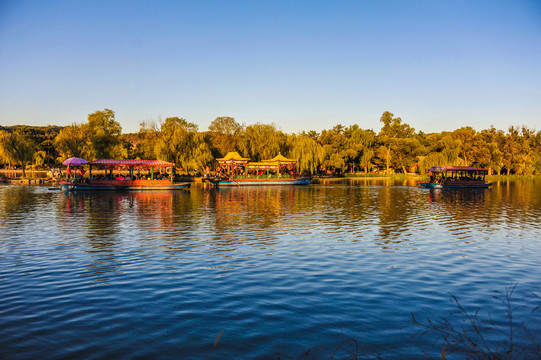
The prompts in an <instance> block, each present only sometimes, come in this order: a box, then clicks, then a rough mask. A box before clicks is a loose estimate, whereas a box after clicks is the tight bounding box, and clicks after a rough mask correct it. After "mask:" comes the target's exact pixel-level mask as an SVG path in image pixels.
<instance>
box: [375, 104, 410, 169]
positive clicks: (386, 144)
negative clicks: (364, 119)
mask: <svg viewBox="0 0 541 360" xmlns="http://www.w3.org/2000/svg"><path fill="white" fill-rule="evenodd" d="M393 116H394V114H393V113H391V112H389V111H385V112H384V113H383V114H382V115H381V118H380V119H379V121H381V122H382V123H383V126H382V128H381V130H380V132H379V135H378V138H379V140H380V141H381V143H382V146H383V148H382V149H381V151H380V152H383V156H384V159H385V168H386V169H385V172H386V173H389V168H390V166H391V161H392V159H393V155H394V151H395V149H396V147H397V145H398V142H399V139H406V138H410V137H411V136H412V135H413V134H414V132H415V129H413V128H412V127H410V126H409V125H408V124H405V123H404V124H403V123H402V119H401V118H399V117H396V118H394V117H393Z"/></svg>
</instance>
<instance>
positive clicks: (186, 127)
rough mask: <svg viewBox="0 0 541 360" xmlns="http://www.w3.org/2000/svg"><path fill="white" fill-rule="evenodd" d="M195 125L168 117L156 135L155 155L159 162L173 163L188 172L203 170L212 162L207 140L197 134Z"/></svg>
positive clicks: (184, 120) (177, 118)
mask: <svg viewBox="0 0 541 360" xmlns="http://www.w3.org/2000/svg"><path fill="white" fill-rule="evenodd" d="M197 129H198V127H197V125H195V124H193V123H190V122H188V121H187V120H186V119H182V118H179V117H169V118H167V119H165V122H164V123H163V124H161V127H160V131H159V132H158V133H157V141H156V153H157V154H158V157H159V158H160V159H161V160H166V161H170V162H174V163H175V164H176V165H177V166H178V167H180V168H181V169H183V170H185V171H187V172H190V171H192V170H199V169H201V170H202V169H203V167H204V166H207V165H209V164H210V163H211V161H212V159H213V158H212V153H211V149H210V145H209V144H208V142H207V139H206V138H205V137H204V136H203V135H202V134H199V133H198V132H197Z"/></svg>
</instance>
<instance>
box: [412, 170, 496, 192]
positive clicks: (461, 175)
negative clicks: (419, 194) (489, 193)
mask: <svg viewBox="0 0 541 360" xmlns="http://www.w3.org/2000/svg"><path fill="white" fill-rule="evenodd" d="M428 171H429V174H430V181H429V182H425V183H421V184H420V186H421V187H422V188H427V189H476V188H477V189H478V188H481V189H483V188H484V189H486V188H488V187H490V186H491V185H492V183H489V182H486V181H485V176H486V174H487V173H488V170H487V169H483V168H478V167H471V166H434V167H431V168H430V169H428Z"/></svg>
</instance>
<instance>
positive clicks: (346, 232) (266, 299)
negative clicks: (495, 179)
mask: <svg viewBox="0 0 541 360" xmlns="http://www.w3.org/2000/svg"><path fill="white" fill-rule="evenodd" d="M539 185H541V184H540V183H539V182H536V181H531V182H530V183H526V182H524V183H521V182H516V183H503V182H502V183H496V184H494V186H493V187H492V189H490V190H482V191H480V192H471V191H466V192H465V191H462V192H457V191H455V192H437V191H432V192H431V191H430V190H426V189H420V188H417V187H412V186H402V183H398V184H397V183H394V182H388V180H385V181H384V182H378V181H376V180H370V181H367V182H364V183H363V182H359V181H349V180H346V181H343V182H332V183H325V184H319V185H313V186H307V187H267V188H229V189H208V188H207V189H203V188H198V187H193V188H192V189H191V190H190V192H185V191H171V192H125V193H113V192H110V193H73V192H71V193H70V192H68V193H61V192H50V191H47V188H40V187H20V186H0V230H1V231H0V293H1V294H2V295H3V296H1V297H0V335H2V336H0V348H2V349H7V353H8V354H22V355H21V356H22V357H25V358H36V357H39V354H40V353H41V351H42V349H43V343H44V342H49V343H54V344H55V345H56V346H55V348H54V349H53V348H51V349H50V351H51V355H50V356H51V357H55V358H76V357H80V356H82V355H81V354H84V356H85V357H96V358H123V357H124V358H125V357H149V354H152V353H154V354H155V353H160V354H165V355H164V358H168V357H169V356H168V355H167V354H174V355H175V356H176V357H186V358H189V357H197V358H268V357H269V354H273V353H274V352H275V351H277V350H278V351H281V352H285V353H287V354H292V355H293V357H296V356H295V354H300V353H302V351H304V350H306V349H309V348H311V347H313V346H314V339H321V340H316V341H317V344H316V345H318V344H319V341H321V343H322V344H323V345H325V344H324V343H325V342H328V343H331V344H335V342H336V341H335V340H336V339H337V335H338V334H339V335H340V336H341V337H352V338H355V339H359V341H360V345H363V344H362V343H364V344H368V345H374V346H377V348H379V349H397V350H396V351H397V353H393V354H391V356H390V358H393V357H394V358H407V357H408V355H410V357H416V358H422V357H423V354H421V353H415V351H417V350H418V349H414V347H415V346H416V344H411V346H410V347H408V346H409V345H408V346H406V345H404V344H410V343H409V342H410V341H411V335H413V334H411V332H409V331H410V328H403V327H402V326H403V325H407V324H409V320H410V316H411V313H412V312H415V313H416V315H417V314H421V316H424V315H426V316H429V317H432V318H436V317H438V316H437V315H438V314H440V313H441V312H442V311H443V312H444V313H448V312H450V311H452V310H454V309H451V308H450V307H449V306H450V305H449V301H448V295H447V294H448V292H453V293H455V294H457V295H459V297H460V298H461V300H463V301H464V303H465V304H466V305H467V307H468V308H475V307H482V306H483V304H484V303H483V296H486V293H487V290H489V289H502V288H504V286H506V285H508V284H510V283H512V282H519V283H521V284H526V288H532V289H533V288H536V287H538V285H539V270H540V269H539V259H538V254H539V248H540V246H541V243H540V240H539V239H541V225H540V222H539V218H540V215H541V213H540V211H541V193H540V189H541V187H540V186H539ZM446 306H447V307H446ZM535 306H537V304H534V307H535ZM497 320H498V319H497ZM142 323H144V324H145V328H144V331H142V330H141V327H140V324H142ZM276 329H280V331H276ZM221 330H224V337H223V338H222V340H221V341H220V345H219V346H218V347H216V348H213V347H212V341H213V340H214V339H215V338H216V334H218V333H219V332H220V331H221ZM412 331H413V330H412ZM89 334H90V335H89ZM209 334H211V335H209ZM88 336H92V337H91V338H90V339H89V340H87V337H88ZM126 341H128V343H126ZM328 343H327V344H328ZM119 344H125V346H126V347H125V348H124V347H122V346H121V345H119ZM239 344H240V345H239ZM283 344H291V346H289V345H287V346H286V348H285V351H284V348H283V347H282V348H280V347H281V346H283ZM404 347H406V349H405V350H404ZM22 348H24V349H27V350H26V351H27V352H24V353H20V352H19V351H20V350H21V349H22ZM126 348H129V349H130V352H129V354H128V353H126V352H125V351H124V350H125V349H126ZM421 348H422V347H421ZM70 351H71V352H70ZM401 351H402V352H401ZM126 354H128V355H126ZM412 354H414V356H412ZM171 357H173V356H171ZM386 358H387V357H386Z"/></svg>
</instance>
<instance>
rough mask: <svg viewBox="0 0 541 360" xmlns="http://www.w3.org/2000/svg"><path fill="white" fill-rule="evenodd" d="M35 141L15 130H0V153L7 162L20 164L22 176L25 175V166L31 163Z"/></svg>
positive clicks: (35, 148)
mask: <svg viewBox="0 0 541 360" xmlns="http://www.w3.org/2000/svg"><path fill="white" fill-rule="evenodd" d="M36 150H37V145H36V143H35V142H34V141H33V140H32V139H31V138H30V137H29V136H28V135H26V134H24V133H19V132H17V131H14V132H7V131H0V153H1V154H2V157H3V158H4V159H5V160H7V161H8V162H9V163H11V164H14V165H20V166H21V169H22V171H23V177H25V176H26V166H27V165H28V164H30V163H32V160H33V159H34V153H35V152H36Z"/></svg>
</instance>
